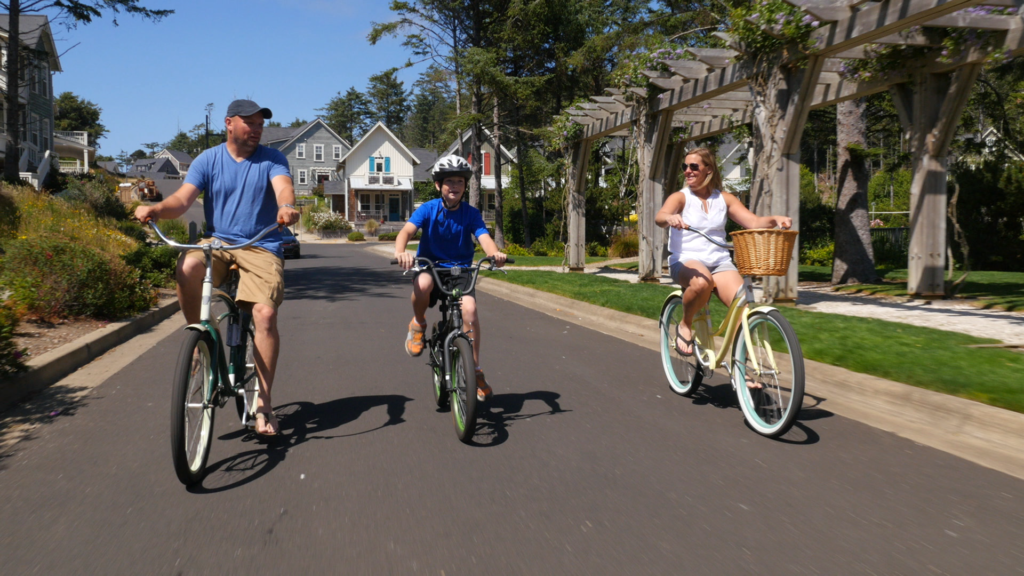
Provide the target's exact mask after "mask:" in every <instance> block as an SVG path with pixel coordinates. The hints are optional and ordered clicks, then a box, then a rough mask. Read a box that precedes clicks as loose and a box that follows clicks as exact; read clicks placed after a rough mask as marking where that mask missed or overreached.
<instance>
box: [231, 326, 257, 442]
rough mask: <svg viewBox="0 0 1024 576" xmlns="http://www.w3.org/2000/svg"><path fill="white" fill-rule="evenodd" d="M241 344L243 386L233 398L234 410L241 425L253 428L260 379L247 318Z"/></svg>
mask: <svg viewBox="0 0 1024 576" xmlns="http://www.w3.org/2000/svg"><path fill="white" fill-rule="evenodd" d="M242 343H243V344H244V345H245V369H244V370H243V371H242V381H243V382H245V384H244V387H243V389H242V390H241V391H240V392H241V394H239V395H238V396H235V410H236V411H237V412H238V419H239V420H240V421H241V422H242V424H243V425H246V426H252V427H255V426H256V396H257V395H259V392H260V377H259V374H258V373H257V371H256V341H255V329H254V327H253V322H252V318H249V325H248V326H246V327H245V328H244V329H243V330H242ZM250 376H252V378H251V379H249V377H250ZM246 405H248V406H249V415H248V416H245V415H244V412H245V407H246Z"/></svg>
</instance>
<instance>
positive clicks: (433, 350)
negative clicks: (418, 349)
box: [427, 322, 450, 410]
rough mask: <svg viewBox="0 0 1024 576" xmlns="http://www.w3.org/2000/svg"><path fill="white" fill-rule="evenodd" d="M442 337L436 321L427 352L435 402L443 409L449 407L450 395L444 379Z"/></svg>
mask: <svg viewBox="0 0 1024 576" xmlns="http://www.w3.org/2000/svg"><path fill="white" fill-rule="evenodd" d="M442 338H443V336H442V335H441V333H440V332H439V331H438V329H437V323H436V322H435V323H434V326H433V327H432V328H431V329H430V338H429V339H428V340H427V352H428V353H429V354H430V372H431V374H433V378H434V385H433V388H434V404H436V405H437V407H438V408H440V409H442V410H443V409H445V408H447V407H448V403H449V400H450V397H449V395H448V389H447V387H446V384H445V381H444V368H443V365H444V358H443V357H442V355H441V345H442V343H443V340H442Z"/></svg>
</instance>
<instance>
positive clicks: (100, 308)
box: [0, 237, 156, 320]
mask: <svg viewBox="0 0 1024 576" xmlns="http://www.w3.org/2000/svg"><path fill="white" fill-rule="evenodd" d="M5 248H6V251H7V252H6V255H5V256H4V258H3V261H2V268H0V285H3V286H4V287H5V288H7V289H8V290H10V291H11V294H12V297H13V299H14V300H15V301H16V302H18V303H19V304H21V305H22V306H24V308H25V311H26V312H27V313H28V314H31V315H33V316H36V317H39V318H42V319H46V320H56V319H60V318H68V317H72V316H91V317H95V318H108V319H117V318H123V317H125V316H130V315H132V314H135V313H138V312H141V311H143V310H145V309H147V308H149V307H150V306H152V305H153V304H154V303H155V301H156V294H155V291H154V290H153V288H152V286H151V285H150V283H149V282H146V281H142V280H141V279H140V278H139V272H138V271H137V270H135V269H134V268H132V267H131V266H129V265H127V264H125V263H124V262H123V261H122V260H121V259H119V258H113V257H111V256H109V255H106V254H103V253H102V252H100V251H98V250H95V249H93V248H89V247H88V246H83V245H81V244H77V243H75V242H71V241H69V240H66V239H64V238H59V237H37V238H27V239H18V240H14V241H12V242H9V243H7V245H6V246H5Z"/></svg>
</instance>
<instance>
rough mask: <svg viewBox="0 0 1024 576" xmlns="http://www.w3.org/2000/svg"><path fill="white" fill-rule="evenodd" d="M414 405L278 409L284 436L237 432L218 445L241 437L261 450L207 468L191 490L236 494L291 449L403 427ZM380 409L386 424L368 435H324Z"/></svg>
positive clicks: (375, 402) (386, 399)
mask: <svg viewBox="0 0 1024 576" xmlns="http://www.w3.org/2000/svg"><path fill="white" fill-rule="evenodd" d="M411 400H412V398H407V397H405V396H398V395H394V394H391V395H384V396H353V397H351V398H338V399H337V400H331V401H330V402H324V403H322V404H313V403H311V402H293V403H291V404H284V405H282V406H279V407H277V408H276V409H275V410H274V412H275V413H276V414H277V419H278V422H280V424H281V433H280V434H279V435H278V436H277V437H273V438H268V439H264V438H262V437H260V436H257V435H256V434H255V433H253V432H252V431H249V430H237V431H234V432H230V433H228V434H224V435H221V436H220V437H219V438H218V440H233V439H237V438H241V439H242V441H243V442H260V443H261V445H260V446H261V447H259V448H253V449H252V450H246V451H245V452H241V453H239V454H235V455H233V456H230V457H228V458H225V459H223V460H221V461H219V462H215V463H212V464H207V466H206V470H207V474H206V478H205V479H204V480H203V482H202V483H201V484H199V485H196V486H192V487H190V488H189V489H188V491H189V492H192V493H193V494H215V493H217V492H224V491H226V490H232V489H234V488H238V487H239V486H244V485H245V484H248V483H249V482H252V481H254V480H256V479H258V478H260V477H262V476H265V475H266V474H268V473H269V472H270V471H271V470H273V469H274V468H275V467H277V465H278V464H280V463H281V462H283V461H284V460H285V458H286V457H287V456H288V452H289V451H290V450H291V449H292V448H295V447H296V446H299V445H301V444H304V443H306V442H308V441H310V440H330V439H334V438H345V437H349V436H359V435H361V434H368V433H370V432H375V431H377V430H380V429H382V428H386V427H388V426H395V425H398V424H401V423H402V422H405V419H404V418H403V415H404V414H405V405H406V403H407V402H409V401H411ZM380 406H384V407H386V409H387V420H386V421H384V422H383V423H380V424H378V425H377V426H375V427H373V428H370V429H368V430H359V431H353V432H351V433H348V434H335V435H327V434H325V433H326V432H328V431H331V430H335V429H337V428H340V427H342V426H344V425H346V424H350V423H352V422H355V421H356V420H358V419H359V418H360V417H361V416H362V415H363V414H365V413H366V412H369V411H370V410H372V409H374V408H377V407H380ZM263 442H265V444H262V443H263Z"/></svg>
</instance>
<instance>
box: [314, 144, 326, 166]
mask: <svg viewBox="0 0 1024 576" xmlns="http://www.w3.org/2000/svg"><path fill="white" fill-rule="evenodd" d="M317 157H319V158H320V159H319V160H317ZM323 161H324V145H323V144H313V162H323Z"/></svg>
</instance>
